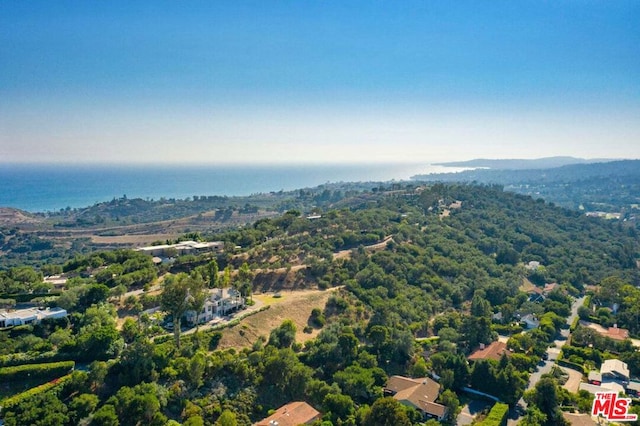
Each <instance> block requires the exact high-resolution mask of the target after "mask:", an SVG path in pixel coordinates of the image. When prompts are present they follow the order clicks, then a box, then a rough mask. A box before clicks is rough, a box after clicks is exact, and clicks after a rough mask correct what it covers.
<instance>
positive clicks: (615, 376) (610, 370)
mask: <svg viewBox="0 0 640 426" xmlns="http://www.w3.org/2000/svg"><path fill="white" fill-rule="evenodd" d="M600 374H601V375H602V379H603V380H606V379H609V380H619V381H623V382H628V381H629V367H628V366H627V363H625V362H622V361H620V360H619V359H608V360H606V361H604V362H603V363H602V365H601V366H600Z"/></svg>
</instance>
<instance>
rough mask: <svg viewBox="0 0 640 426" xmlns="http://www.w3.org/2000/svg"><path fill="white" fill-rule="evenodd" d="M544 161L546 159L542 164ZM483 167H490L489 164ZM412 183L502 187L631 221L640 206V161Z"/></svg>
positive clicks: (470, 173)
mask: <svg viewBox="0 0 640 426" xmlns="http://www.w3.org/2000/svg"><path fill="white" fill-rule="evenodd" d="M554 158H558V157H554ZM543 160H545V159H540V160H539V161H543ZM576 160H577V159H576ZM477 161H478V162H477V163H474V164H481V163H480V161H482V160H477ZM488 161H500V160H488ZM503 161H507V162H508V161H527V160H503ZM533 161H537V160H533ZM583 161H587V160H583ZM466 163H467V165H466V166H465V167H471V166H469V162H466ZM458 164H462V163H458ZM483 164H485V166H486V164H488V163H483ZM477 167H480V166H477ZM412 179H414V180H419V181H423V182H465V183H471V182H473V183H480V184H486V185H501V186H503V187H504V189H505V190H508V191H513V192H517V193H519V194H525V195H530V196H532V197H534V198H543V199H545V200H547V201H550V202H553V203H556V204H558V205H561V206H563V207H568V208H571V209H578V210H585V211H605V212H620V211H621V210H625V211H627V212H631V213H629V216H628V217H625V218H624V219H629V220H630V219H633V220H635V218H636V214H635V213H637V211H638V205H640V160H619V161H611V160H610V161H608V162H601V163H580V164H569V165H564V166H561V167H553V168H546V169H540V168H538V169H536V168H529V169H507V168H501V169H480V168H478V169H475V170H466V171H463V172H459V173H434V174H428V175H418V176H413V177H412ZM639 224H640V222H639Z"/></svg>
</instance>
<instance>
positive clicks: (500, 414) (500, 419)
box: [478, 402, 509, 426]
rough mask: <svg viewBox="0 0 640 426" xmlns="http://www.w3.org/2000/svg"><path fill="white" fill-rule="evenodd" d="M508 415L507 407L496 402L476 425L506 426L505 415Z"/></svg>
mask: <svg viewBox="0 0 640 426" xmlns="http://www.w3.org/2000/svg"><path fill="white" fill-rule="evenodd" d="M508 414H509V406H508V405H507V404H503V403H501V402H496V403H495V404H494V406H493V407H492V408H491V411H489V414H488V415H487V417H485V419H484V420H483V421H481V422H480V423H478V425H479V426H500V425H505V424H507V415H508Z"/></svg>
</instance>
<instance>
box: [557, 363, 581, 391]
mask: <svg viewBox="0 0 640 426" xmlns="http://www.w3.org/2000/svg"><path fill="white" fill-rule="evenodd" d="M560 368H561V369H562V371H564V372H565V373H567V374H568V375H569V379H567V382H566V383H565V384H564V385H562V387H563V388H565V389H566V390H568V391H569V392H573V393H576V392H578V390H579V388H580V382H581V381H582V373H580V372H579V371H576V370H572V369H570V368H567V367H560Z"/></svg>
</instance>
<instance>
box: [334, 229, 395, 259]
mask: <svg viewBox="0 0 640 426" xmlns="http://www.w3.org/2000/svg"><path fill="white" fill-rule="evenodd" d="M391 241H393V236H392V235H389V236H387V237H385V238H384V240H382V241H380V242H379V243H376V244H371V245H370V246H365V248H364V249H365V250H367V251H377V250H383V249H384V248H386V247H387V244H389V243H390V242H391ZM349 257H351V250H341V251H339V252H337V253H333V258H334V259H348V258H349Z"/></svg>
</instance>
